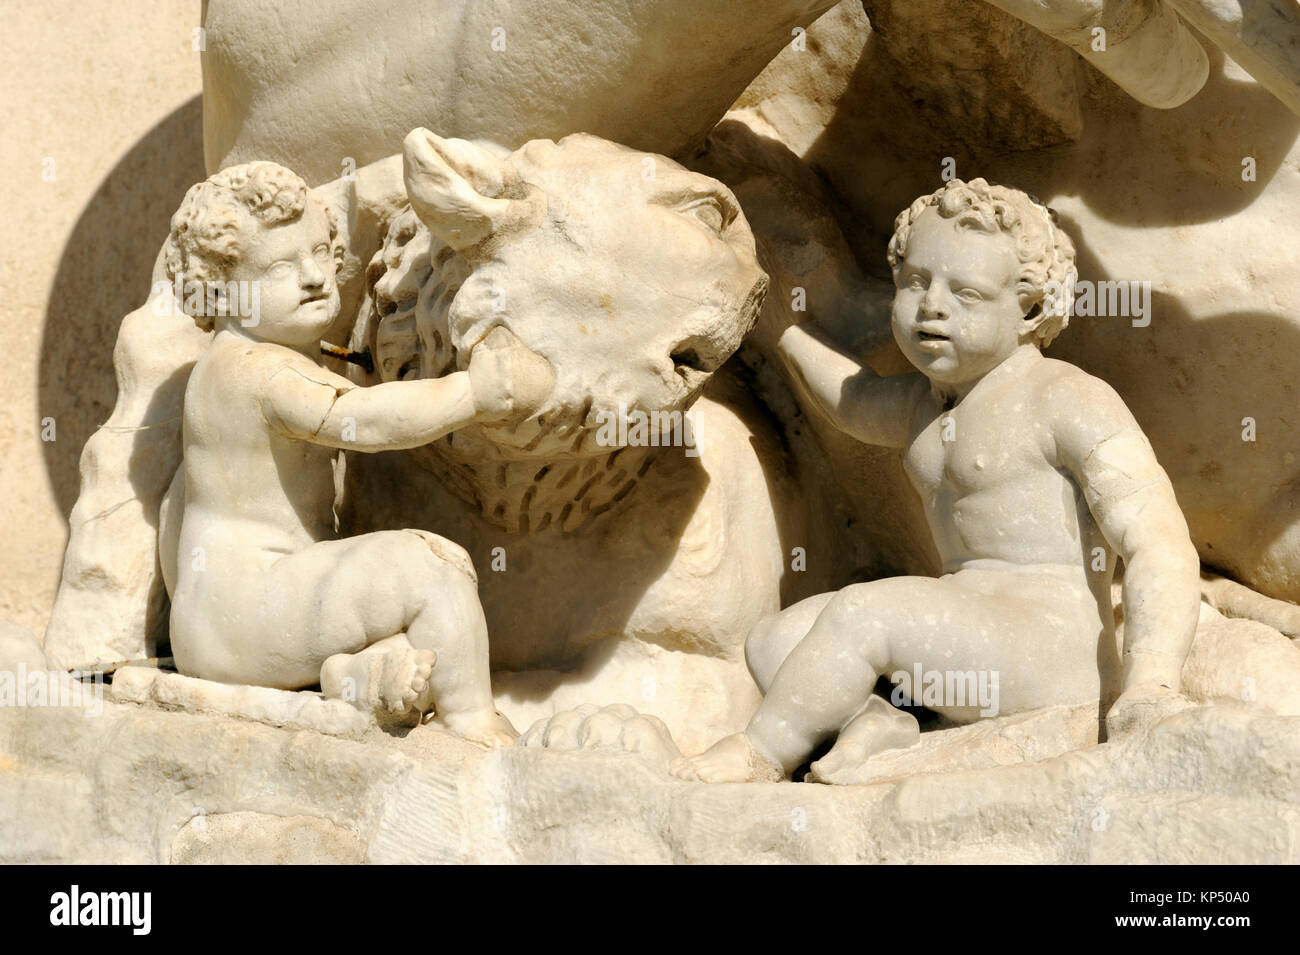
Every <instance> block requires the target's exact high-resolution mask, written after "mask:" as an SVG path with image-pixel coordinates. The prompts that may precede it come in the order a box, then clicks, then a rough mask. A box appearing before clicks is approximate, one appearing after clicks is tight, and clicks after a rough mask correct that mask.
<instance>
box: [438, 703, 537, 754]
mask: <svg viewBox="0 0 1300 955" xmlns="http://www.w3.org/2000/svg"><path fill="white" fill-rule="evenodd" d="M429 722H430V723H431V724H432V725H434V726H438V727H441V728H442V729H444V730H446V731H447V732H448V733H451V734H452V735H453V736H459V737H460V738H461V739H463V740H468V741H469V742H471V743H478V744H479V745H480V746H486V747H487V748H488V749H497V748H499V747H501V746H509V745H511V744H512V743H513V742H514V741H515V740H517V739H518V738H519V732H518V731H517V730H516V729H515V728H514V726H512V725H511V723H510V721H509V720H508V719H506V718H505V716H504V715H502V714H501V713H498V712H497V711H496V710H471V711H469V712H467V713H447V714H443V713H438V714H436V715H435V716H434V718H433V719H432V720H430V721H429Z"/></svg>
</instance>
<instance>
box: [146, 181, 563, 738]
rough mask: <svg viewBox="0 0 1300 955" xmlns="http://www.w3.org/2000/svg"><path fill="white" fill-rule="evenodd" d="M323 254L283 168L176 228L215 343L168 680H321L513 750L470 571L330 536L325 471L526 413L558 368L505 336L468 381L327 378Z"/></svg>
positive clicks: (208, 191) (431, 540) (332, 290)
mask: <svg viewBox="0 0 1300 955" xmlns="http://www.w3.org/2000/svg"><path fill="white" fill-rule="evenodd" d="M332 240H333V230H332V229H331V226H330V218H329V213H328V210H327V209H326V208H325V206H324V205H323V204H322V203H321V202H320V201H319V200H317V199H316V198H315V197H313V196H312V195H311V193H310V192H309V191H308V189H307V186H306V184H305V183H304V182H303V181H302V180H301V179H300V178H299V177H298V176H296V175H295V174H294V173H292V172H291V171H290V170H288V169H285V168H284V167H283V166H279V165H276V164H274V163H265V162H263V163H248V164H245V165H240V166H233V167H231V168H229V169H226V170H223V171H222V172H220V173H218V174H217V175H215V176H213V177H211V178H209V179H208V180H207V181H205V182H202V183H199V184H198V185H196V186H194V187H193V188H192V189H191V190H190V191H189V193H188V194H187V195H186V197H185V200H184V202H183V203H182V205H181V207H180V209H179V210H178V211H177V213H176V215H175V216H174V217H173V219H172V230H171V235H170V237H169V239H168V242H167V249H166V253H167V268H168V271H169V273H170V274H171V276H172V277H173V279H176V280H177V281H178V282H180V283H181V286H182V287H185V288H193V289H196V290H197V289H199V288H201V289H202V290H203V292H204V293H205V294H204V295H203V296H202V297H201V298H196V299H195V301H196V303H197V304H198V305H200V306H202V307H199V308H197V309H195V310H194V317H195V320H196V321H197V322H199V323H200V324H201V325H205V326H213V327H214V332H215V334H214V335H213V338H212V342H211V344H210V345H209V346H208V348H207V350H206V351H205V352H204V353H203V355H202V357H201V358H199V360H198V362H197V364H196V365H195V367H194V370H193V372H192V373H191V375H190V378H189V383H188V386H187V388H186V392H185V404H184V463H183V465H182V467H181V469H180V471H179V472H178V476H177V479H176V482H175V483H174V484H173V490H172V492H171V495H172V497H171V498H170V499H169V500H167V501H165V502H164V505H163V516H164V524H163V528H162V531H161V537H162V539H163V541H164V556H163V561H164V570H165V571H168V570H169V571H170V573H168V574H167V576H168V577H169V579H170V582H171V596H172V610H171V643H172V651H173V654H174V655H175V658H176V663H177V666H178V668H179V669H180V670H181V672H183V673H186V674H189V675H192V676H198V677H203V678H205V679H209V680H216V681H221V682H227V683H251V684H257V685H262V686H269V687H280V688H287V689H293V688H298V687H303V686H311V685H313V684H316V683H317V682H319V683H320V684H321V686H322V687H323V689H324V691H325V693H326V695H327V696H336V697H337V696H341V697H343V698H345V699H349V700H352V701H355V702H357V703H358V704H359V705H363V706H366V707H369V708H371V709H374V710H378V711H381V712H384V713H391V712H397V713H401V712H405V711H409V710H415V711H424V710H428V709H429V708H430V707H433V708H435V709H436V715H437V721H438V723H439V724H440V725H442V726H443V727H445V728H446V729H447V730H448V731H450V732H452V733H454V734H456V735H458V736H462V737H465V738H467V739H471V740H474V741H477V742H481V743H485V744H489V745H501V744H503V743H507V742H509V741H511V740H512V739H513V738H514V736H515V733H514V730H513V728H512V727H511V725H510V723H509V721H508V720H506V719H505V717H503V716H502V715H501V714H500V713H498V712H497V711H496V708H495V706H494V704H493V701H492V693H491V685H490V682H489V677H488V657H487V636H488V635H487V625H486V623H485V621H484V619H483V611H482V608H481V607H480V606H479V602H478V595H477V590H476V583H477V580H476V576H475V573H474V568H473V565H472V563H471V562H470V560H469V557H468V556H467V555H466V554H465V553H464V551H463V550H461V549H460V548H459V547H457V546H456V545H455V544H452V543H451V542H449V541H447V540H444V539H442V538H439V537H437V536H436V535H433V534H430V533H428V532H424V531H418V530H410V531H389V532H381V533H374V534H365V535H362V536H359V537H348V538H343V539H338V538H336V536H335V534H334V530H335V518H334V512H333V504H334V498H335V483H334V460H335V457H336V455H337V453H338V451H339V449H342V448H351V449H353V450H357V451H366V452H373V451H382V450H390V449H396V448H409V447H414V446H416V445H420V444H425V443H427V442H429V441H433V440H435V439H437V438H439V437H441V436H442V435H444V434H447V433H448V432H450V431H453V430H455V429H457V428H462V427H465V426H467V425H470V424H474V423H481V422H485V421H498V420H503V419H508V418H511V417H514V418H518V417H522V416H526V415H527V414H530V413H531V412H532V411H533V410H534V408H535V407H537V406H538V405H539V404H540V403H541V401H542V400H543V399H544V398H545V397H546V395H547V393H548V391H549V390H550V382H551V376H550V369H549V367H548V366H547V365H546V363H545V361H544V360H542V359H540V358H537V357H536V356H534V355H533V354H531V353H530V352H527V351H525V350H523V349H520V348H517V347H515V346H514V345H513V344H512V336H511V335H510V334H509V333H508V332H505V331H504V330H496V331H494V332H492V333H490V334H489V333H486V331H485V333H484V334H483V335H481V336H479V337H478V338H477V339H476V340H475V342H474V343H473V345H472V354H471V357H470V360H469V362H468V369H467V370H466V371H464V372H458V373H455V374H450V375H446V376H444V377H441V378H438V379H433V380H427V381H412V382H392V383H388V384H382V385H376V386H374V387H372V388H358V387H357V386H355V385H354V384H353V383H352V382H350V381H348V380H347V379H346V378H343V377H340V376H339V375H336V374H334V373H332V372H330V371H328V370H326V369H325V368H323V367H322V366H321V362H320V341H321V336H322V335H323V334H324V332H325V331H326V330H327V329H328V328H329V326H330V325H331V324H332V323H333V321H334V319H335V317H336V316H337V312H338V290H337V287H336V285H335V263H334V249H333V242H332ZM235 299H242V301H238V302H236V301H235ZM236 305H238V306H239V307H238V308H236V307H234V306H236ZM214 306H215V307H214ZM173 538H174V541H175V550H173V549H172V548H171V547H170V546H168V545H169V544H170V543H171V542H172V540H173Z"/></svg>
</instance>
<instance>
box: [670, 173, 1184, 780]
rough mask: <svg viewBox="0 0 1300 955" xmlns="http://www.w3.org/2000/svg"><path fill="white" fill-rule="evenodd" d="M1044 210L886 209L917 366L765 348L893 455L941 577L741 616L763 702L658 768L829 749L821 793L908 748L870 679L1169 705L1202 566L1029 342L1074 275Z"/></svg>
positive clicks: (909, 348)
mask: <svg viewBox="0 0 1300 955" xmlns="http://www.w3.org/2000/svg"><path fill="white" fill-rule="evenodd" d="M1054 218H1055V217H1054V215H1053V214H1052V213H1051V212H1050V210H1048V209H1047V208H1046V207H1044V206H1042V205H1040V204H1038V203H1037V202H1035V201H1034V200H1032V199H1031V198H1030V197H1029V196H1028V195H1026V194H1025V193H1023V192H1020V191H1018V190H1013V189H1008V188H1005V187H1001V186H992V185H989V184H988V183H986V182H984V180H982V179H975V180H973V181H971V182H969V183H966V182H961V181H953V182H950V183H948V184H946V185H945V186H944V187H943V188H942V189H940V190H938V191H937V192H935V193H934V194H932V195H929V196H924V197H922V198H920V199H918V200H917V201H916V202H915V203H913V204H912V206H911V207H910V208H909V209H907V210H906V211H904V212H903V213H902V214H901V215H900V216H899V217H898V220H897V222H896V223H895V234H894V236H893V238H892V240H891V241H890V245H889V262H890V266H891V269H892V271H893V275H894V283H895V296H894V303H893V316H892V322H893V331H894V337H895V339H896V340H897V342H898V344H899V347H900V348H901V349H902V351H903V353H904V355H906V356H907V358H908V360H909V361H910V362H911V364H912V365H913V366H915V368H916V369H917V372H916V373H914V374H904V375H898V376H894V377H889V378H879V377H877V376H876V375H875V374H873V373H872V371H871V370H870V369H869V368H866V367H864V366H863V365H861V364H859V363H858V362H856V361H854V360H853V359H851V358H849V357H847V356H845V355H844V354H842V353H841V352H839V351H837V350H836V349H834V348H832V347H830V346H829V345H828V344H826V343H825V342H824V341H823V340H822V339H820V338H819V337H818V336H817V335H816V334H814V333H813V332H811V331H810V330H809V325H803V326H794V327H791V328H790V329H788V330H787V331H786V332H785V334H784V335H783V337H782V339H781V342H780V348H781V353H782V355H783V356H784V357H785V359H786V360H787V362H788V363H789V365H790V367H791V369H792V370H793V371H794V373H795V376H796V378H797V379H798V380H799V381H800V383H801V386H802V387H803V388H804V390H805V391H806V392H807V394H808V396H809V397H811V399H812V400H814V401H815V402H816V403H817V404H818V405H820V406H821V408H822V409H823V410H824V411H825V412H826V413H827V414H828V415H829V416H830V418H831V420H832V421H833V422H834V424H835V426H836V427H838V428H839V429H841V430H842V431H844V432H845V433H847V434H849V435H851V436H852V437H854V438H856V439H858V440H859V441H862V442H865V443H869V444H875V445H882V446H886V447H896V448H902V449H904V469H905V471H906V473H907V476H908V478H909V480H910V481H911V483H912V485H913V486H914V487H915V488H916V490H917V492H918V494H919V495H920V497H921V499H922V501H923V504H924V508H925V513H926V516H927V519H928V522H929V526H930V530H931V532H932V534H933V535H934V539H935V542H936V545H937V548H938V551H939V554H940V556H941V558H942V560H943V572H942V576H941V577H939V578H937V579H936V578H929V577H896V578H887V579H882V580H876V581H872V582H869V583H862V584H856V585H853V586H850V587H847V588H845V589H844V590H841V591H839V592H838V593H831V594H822V595H819V596H816V597H811V598H809V599H807V600H804V601H802V602H800V603H798V604H795V605H794V606H792V607H789V608H787V609H786V610H784V611H783V612H781V613H780V614H778V615H776V616H773V617H770V618H768V619H767V620H765V621H763V622H761V623H759V624H758V625H757V626H756V627H755V628H754V630H753V631H752V632H751V634H750V636H749V637H748V640H747V643H746V658H747V661H748V663H749V666H750V670H751V672H752V674H753V675H754V678H755V680H756V681H757V683H758V684H759V687H760V688H761V689H762V690H763V692H764V694H765V696H764V699H763V702H762V703H761V705H760V706H759V708H758V711H757V712H756V713H755V715H754V717H753V719H752V720H751V721H750V723H749V725H748V727H747V728H746V729H745V730H744V732H742V733H738V734H735V735H733V736H729V737H726V738H724V739H722V740H721V741H719V742H718V743H716V744H714V745H713V746H712V747H711V748H710V749H708V750H706V751H705V752H704V753H702V754H700V755H699V756H696V757H693V758H690V759H683V760H679V761H678V763H677V764H676V765H675V766H674V768H673V771H674V773H675V774H676V775H678V776H681V777H683V778H686V779H699V780H704V781H706V782H739V781H746V780H751V779H768V780H778V779H783V778H789V776H790V774H791V773H792V772H793V771H794V770H795V769H796V768H797V767H798V766H800V765H801V764H803V763H804V762H805V761H806V760H808V759H809V758H810V756H811V755H812V754H813V752H814V750H816V749H817V748H818V747H819V746H821V745H823V744H824V743H826V742H828V741H832V740H834V741H835V744H834V746H832V748H831V749H830V751H829V752H828V753H827V754H826V756H825V757H823V758H822V759H821V760H819V761H818V762H817V763H815V764H814V765H813V776H814V778H818V779H821V780H823V781H832V782H833V781H836V776H837V774H840V773H844V772H847V771H848V770H851V769H852V768H853V767H854V766H856V765H859V764H860V763H861V762H862V761H863V760H864V759H866V758H867V757H869V756H870V755H871V754H873V753H876V752H880V751H882V750H885V749H893V748H897V747H901V746H906V745H910V744H912V743H914V742H916V740H917V739H918V738H919V729H918V726H917V724H916V721H915V719H914V718H913V717H912V716H911V715H910V714H908V713H906V712H904V711H903V710H899V709H895V708H893V707H891V706H889V705H888V703H886V702H885V700H884V699H883V698H881V697H879V696H874V695H873V692H872V691H873V688H874V687H875V685H876V681H877V679H878V678H879V677H880V676H882V675H883V676H886V677H890V678H892V679H894V680H895V683H896V685H897V686H900V687H901V688H902V689H903V691H904V692H905V693H906V695H907V696H909V698H912V699H916V700H919V699H920V697H919V696H918V695H917V694H918V693H919V690H920V688H918V687H913V686H912V685H911V683H912V682H914V681H913V680H912V679H911V677H910V674H913V673H915V672H917V671H918V670H919V671H920V672H930V671H945V672H953V671H960V672H967V671H974V672H975V673H978V674H985V675H989V676H990V677H991V678H992V680H993V681H994V683H995V684H996V687H997V697H998V713H999V714H1002V715H1005V714H1011V713H1016V712H1021V711H1025V710H1030V709H1035V708H1038V707H1043V706H1049V705H1054V704H1074V703H1084V702H1091V701H1105V702H1106V703H1111V702H1112V701H1113V704H1112V705H1111V706H1110V707H1109V712H1108V715H1107V726H1108V728H1109V730H1110V731H1111V733H1112V734H1115V733H1120V732H1123V731H1125V730H1126V729H1127V728H1130V727H1132V726H1134V725H1137V724H1138V723H1139V722H1142V721H1145V720H1149V719H1152V718H1157V717H1158V716H1160V715H1162V714H1164V713H1167V712H1170V711H1172V710H1175V709H1177V708H1179V707H1181V706H1182V705H1184V702H1183V700H1182V697H1181V696H1180V694H1179V692H1178V691H1179V689H1180V685H1181V683H1180V677H1181V670H1182V664H1183V661H1184V659H1185V658H1186V656H1187V652H1188V650H1189V648H1190V646H1191V640H1192V636H1193V634H1194V632H1195V627H1196V620H1197V608H1198V603H1199V591H1198V584H1197V579H1198V572H1199V561H1198V558H1197V555H1196V552H1195V550H1194V549H1193V547H1192V544H1191V542H1190V540H1189V539H1188V534H1187V526H1186V523H1185V521H1184V519H1183V515H1182V512H1181V511H1180V510H1179V508H1178V505H1177V502H1176V501H1175V499H1174V492H1173V488H1172V486H1171V485H1170V482H1169V480H1168V478H1167V477H1166V475H1165V473H1164V471H1163V470H1162V469H1161V467H1160V465H1159V464H1158V463H1157V462H1156V459H1155V455H1154V453H1153V452H1152V450H1151V446H1150V444H1149V443H1148V441H1147V439H1146V437H1145V435H1144V434H1143V433H1142V431H1141V429H1140V428H1139V426H1138V424H1137V422H1136V421H1135V420H1134V418H1133V416H1132V415H1131V414H1130V412H1129V410H1128V409H1127V407H1125V405H1124V402H1123V401H1122V400H1121V399H1120V397H1119V396H1118V395H1117V394H1116V393H1115V392H1114V391H1113V390H1112V389H1111V388H1110V387H1109V386H1108V385H1106V384H1105V383H1104V382H1102V381H1101V380H1100V379H1097V378H1094V377H1093V376H1091V375H1089V374H1087V373H1085V372H1083V371H1082V370H1080V369H1079V368H1077V367H1075V366H1073V365H1070V364H1067V363H1065V362H1061V361H1056V360H1053V359H1050V358H1047V357H1045V356H1044V355H1043V354H1042V352H1041V349H1042V348H1043V347H1044V346H1045V345H1047V344H1048V343H1049V342H1050V341H1051V340H1052V339H1053V338H1054V337H1055V336H1056V335H1057V334H1059V333H1060V331H1061V330H1062V329H1063V328H1064V326H1065V324H1066V322H1067V321H1068V315H1069V310H1068V297H1069V290H1071V289H1072V287H1073V283H1074V278H1075V274H1076V273H1075V267H1074V247H1073V244H1072V243H1071V241H1070V239H1069V238H1068V237H1067V236H1066V235H1065V234H1064V233H1063V232H1062V231H1061V230H1060V229H1059V228H1058V227H1057V226H1056V225H1055V222H1054ZM809 324H811V323H809ZM1116 555H1118V557H1119V558H1122V559H1123V561H1124V564H1125V574H1124V594H1123V600H1124V613H1125V621H1126V623H1125V646H1124V648H1123V651H1122V653H1121V652H1120V650H1119V648H1118V647H1117V646H1116V639H1115V633H1114V624H1113V619H1112V614H1111V605H1110V594H1109V589H1110V581H1111V578H1112V575H1113V572H1114V569H1115V565H1116ZM929 702H930V701H929V700H927V701H926V703H927V705H929ZM961 703H962V701H960V700H956V701H954V700H947V699H945V700H944V701H943V702H942V703H940V704H938V705H935V706H933V707H932V708H933V709H936V710H938V711H939V712H941V713H943V714H944V715H945V716H948V717H949V718H951V719H953V720H956V721H958V722H969V721H973V720H976V719H980V718H981V717H982V716H989V715H992V714H990V713H988V712H987V711H983V712H982V711H981V707H980V706H979V705H972V703H974V701H971V700H967V701H965V703H964V705H959V704H961Z"/></svg>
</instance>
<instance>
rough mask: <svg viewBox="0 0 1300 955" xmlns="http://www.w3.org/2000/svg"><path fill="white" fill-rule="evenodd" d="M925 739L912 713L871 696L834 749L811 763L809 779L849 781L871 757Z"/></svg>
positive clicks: (847, 725)
mask: <svg viewBox="0 0 1300 955" xmlns="http://www.w3.org/2000/svg"><path fill="white" fill-rule="evenodd" d="M920 741H921V727H920V725H919V724H918V723H917V722H916V717H914V716H912V714H911V713H905V712H904V711H903V710H900V709H897V708H895V707H893V706H890V705H889V703H888V702H887V701H885V700H884V699H882V698H881V697H878V696H872V697H871V698H870V699H868V700H867V702H866V704H865V705H864V706H863V707H862V709H860V710H858V713H857V715H856V716H854V717H853V719H851V720H849V722H848V723H846V724H845V726H844V729H842V730H840V735H839V738H838V739H837V740H836V741H835V745H834V746H832V747H831V749H830V752H829V753H827V754H826V755H825V756H823V757H822V758H821V759H819V760H817V762H815V763H813V764H812V766H810V767H809V771H808V779H809V781H811V782H817V783H836V784H840V785H848V784H852V783H854V782H856V781H857V778H856V777H857V774H858V770H859V769H860V768H861V767H862V764H863V763H865V762H866V761H867V760H868V759H869V758H870V757H872V756H875V755H876V754H877V753H883V752H884V751H885V750H887V749H903V748H905V747H908V746H915V745H916V744H917V743H919V742H920Z"/></svg>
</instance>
